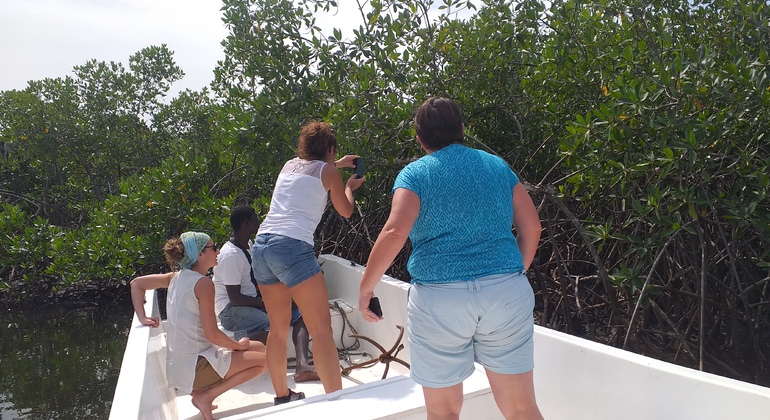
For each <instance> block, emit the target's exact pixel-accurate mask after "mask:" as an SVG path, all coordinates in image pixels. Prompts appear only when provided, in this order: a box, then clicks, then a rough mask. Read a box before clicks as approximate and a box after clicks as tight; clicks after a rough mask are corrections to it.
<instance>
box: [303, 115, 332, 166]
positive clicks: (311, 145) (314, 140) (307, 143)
mask: <svg viewBox="0 0 770 420" xmlns="http://www.w3.org/2000/svg"><path fill="white" fill-rule="evenodd" d="M332 146H333V147H334V148H336V147H337V135H336V134H334V130H332V126H331V124H329V123H325V122H320V121H310V122H309V123H307V124H305V125H304V126H302V131H301V132H300V133H299V144H298V145H297V156H299V158H300V159H305V160H323V159H324V158H325V157H326V153H327V152H328V151H329V149H330V148H331V147H332Z"/></svg>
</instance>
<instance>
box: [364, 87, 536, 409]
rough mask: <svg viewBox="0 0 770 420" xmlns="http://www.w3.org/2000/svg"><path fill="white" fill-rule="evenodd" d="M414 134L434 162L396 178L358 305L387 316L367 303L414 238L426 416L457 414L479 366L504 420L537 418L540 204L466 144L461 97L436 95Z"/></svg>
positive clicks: (416, 370) (417, 374)
mask: <svg viewBox="0 0 770 420" xmlns="http://www.w3.org/2000/svg"><path fill="white" fill-rule="evenodd" d="M414 127H415V131H416V132H417V140H418V141H419V142H420V145H421V146H422V147H423V149H424V150H425V152H426V153H427V155H426V156H424V157H422V158H420V159H419V160H417V161H415V162H413V163H411V164H409V165H408V166H407V167H406V168H404V169H403V170H402V171H401V173H400V174H399V175H398V177H397V178H396V182H395V184H394V186H393V190H392V193H393V202H392V205H391V212H390V216H389V217H388V220H387V222H386V223H385V226H383V228H382V232H380V235H379V237H378V238H377V241H376V242H375V244H374V247H373V248H372V252H371V254H370V255H369V261H368V262H367V264H366V271H365V272H364V275H363V278H362V280H361V287H360V295H359V310H360V311H361V314H362V316H363V317H364V319H366V320H367V321H370V322H376V321H379V320H381V319H382V318H380V317H378V316H377V315H375V314H374V313H373V312H371V311H370V310H369V301H370V299H371V298H372V297H373V296H374V294H373V291H374V287H375V286H376V285H377V282H378V281H379V280H380V278H381V277H382V276H383V274H384V273H385V270H387V268H388V267H389V266H390V264H391V263H392V262H393V259H394V258H395V257H396V255H397V254H398V253H399V251H400V250H401V248H402V247H403V246H404V244H405V243H406V239H407V237H408V238H409V239H410V240H411V242H412V247H413V251H412V254H411V255H410V257H409V262H408V266H407V268H408V270H409V273H410V275H411V276H412V286H411V288H410V291H409V302H408V306H407V312H408V316H409V319H408V323H407V329H408V339H409V344H410V359H411V377H412V379H413V380H414V381H415V382H417V383H418V384H420V385H422V387H423V394H424V396H425V403H426V407H427V411H428V419H431V420H433V419H458V418H459V416H460V410H461V408H462V403H463V392H462V382H463V381H464V380H465V379H466V378H468V377H469V376H470V375H471V374H472V373H473V371H474V362H477V363H479V364H481V365H482V366H484V368H485V369H486V372H487V377H488V378H489V382H490V385H491V388H492V393H493V395H494V397H495V402H496V403H497V406H498V408H499V409H500V411H501V412H502V413H503V415H504V416H505V418H506V419H514V418H515V419H542V415H541V414H540V410H539V409H538V407H537V402H536V400H535V390H534V384H533V379H532V378H533V375H532V371H533V369H534V346H533V334H534V319H533V316H532V310H533V308H534V294H533V292H532V288H531V287H530V285H529V282H528V281H527V277H526V275H525V271H526V270H527V269H528V268H529V266H530V264H531V263H532V260H533V259H534V257H535V252H536V251H537V245H538V242H539V241H540V230H541V226H540V218H539V216H538V214H537V209H536V208H535V205H534V203H533V202H532V199H531V198H530V196H529V194H528V193H527V191H526V190H525V189H524V186H522V185H521V183H520V182H519V179H518V177H517V176H516V174H514V173H513V171H511V169H510V167H509V166H508V164H507V163H506V162H505V161H504V160H503V159H501V158H499V157H497V156H493V155H491V154H489V153H486V152H484V151H480V150H475V149H471V148H469V147H466V146H464V145H463V144H462V141H463V136H464V127H463V124H462V114H461V111H460V106H459V105H458V104H457V103H456V102H455V101H453V100H451V99H448V98H440V97H433V98H429V99H428V100H426V101H425V102H424V103H423V104H422V105H421V106H420V108H419V109H418V110H417V113H416V114H415V118H414ZM511 226H514V227H515V228H516V233H517V234H516V236H514V235H513V232H512V229H511Z"/></svg>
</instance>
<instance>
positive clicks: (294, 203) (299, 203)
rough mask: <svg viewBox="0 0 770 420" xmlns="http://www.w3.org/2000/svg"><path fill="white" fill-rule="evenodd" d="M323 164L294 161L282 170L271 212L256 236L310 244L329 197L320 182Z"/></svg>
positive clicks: (311, 161)
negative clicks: (274, 235)
mask: <svg viewBox="0 0 770 420" xmlns="http://www.w3.org/2000/svg"><path fill="white" fill-rule="evenodd" d="M324 166H326V162H324V161H322V160H302V159H300V158H294V159H292V160H290V161H288V162H286V164H285V165H283V169H281V173H280V174H279V175H278V180H277V181H276V182H275V189H274V190H273V198H272V200H271V201H270V211H269V212H268V213H267V216H266V217H265V220H264V221H262V224H261V225H260V227H259V232H258V233H257V235H261V234H263V233H273V234H277V235H283V236H288V237H290V238H294V239H297V240H300V241H305V242H307V243H309V244H310V245H313V244H314V242H313V234H314V233H315V229H316V227H318V223H320V222H321V216H323V213H324V209H326V203H327V201H328V194H327V192H326V189H325V188H324V186H323V182H322V181H321V172H322V171H323V168H324Z"/></svg>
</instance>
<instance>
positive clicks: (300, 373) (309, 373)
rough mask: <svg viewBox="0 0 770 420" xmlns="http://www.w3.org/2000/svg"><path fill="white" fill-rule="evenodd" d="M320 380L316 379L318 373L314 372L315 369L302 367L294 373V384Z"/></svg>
mask: <svg viewBox="0 0 770 420" xmlns="http://www.w3.org/2000/svg"><path fill="white" fill-rule="evenodd" d="M320 380H321V378H319V377H318V373H317V372H316V371H315V368H313V367H302V368H297V371H296V372H294V382H308V381H320Z"/></svg>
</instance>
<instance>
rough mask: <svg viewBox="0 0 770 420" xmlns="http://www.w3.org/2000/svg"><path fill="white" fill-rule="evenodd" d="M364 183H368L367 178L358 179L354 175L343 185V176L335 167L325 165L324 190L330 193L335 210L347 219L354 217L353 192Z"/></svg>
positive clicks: (322, 179) (322, 175)
mask: <svg viewBox="0 0 770 420" xmlns="http://www.w3.org/2000/svg"><path fill="white" fill-rule="evenodd" d="M364 181H366V177H361V178H356V177H355V176H354V175H353V176H351V177H350V178H348V182H347V183H346V184H344V185H343V184H342V174H341V173H340V171H339V169H337V168H336V167H335V166H334V165H325V166H324V168H323V172H321V182H322V183H323V186H324V188H326V190H327V191H329V196H330V197H331V200H332V205H333V206H334V209H335V210H337V213H339V214H340V216H342V217H344V218H346V219H347V218H348V217H350V216H351V215H353V208H354V205H355V197H354V196H353V191H355V190H357V189H358V187H360V186H361V184H363V183H364Z"/></svg>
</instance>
